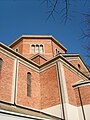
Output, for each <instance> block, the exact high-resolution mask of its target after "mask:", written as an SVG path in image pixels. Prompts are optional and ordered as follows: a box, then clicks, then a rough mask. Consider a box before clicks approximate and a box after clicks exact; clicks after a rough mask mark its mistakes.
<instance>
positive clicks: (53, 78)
mask: <svg viewBox="0 0 90 120" xmlns="http://www.w3.org/2000/svg"><path fill="white" fill-rule="evenodd" d="M89 111H90V72H89V69H88V67H87V66H86V64H85V63H84V61H83V60H82V58H81V57H80V55H79V54H68V53H67V49H66V48H65V47H64V46H63V45H62V44H61V43H59V42H58V41H57V40H56V39H55V38H54V37H53V36H51V35H50V36H48V35H46V36H45V35H40V36H38V35H22V36H21V37H19V38H18V39H17V40H15V41H14V42H13V43H11V44H10V45H9V46H6V45H4V44H3V43H0V117H1V118H2V116H3V115H2V114H5V115H8V114H9V115H11V116H15V120H18V119H20V118H17V117H18V116H19V117H22V120H23V119H24V118H25V119H27V120H28V119H31V120H32V119H37V120H39V119H41V120H43V119H44V120H89V119H90V112H89ZM5 115H4V116H5ZM7 117H8V116H6V117H5V118H3V119H4V120H8V118H7ZM11 120H13V118H12V119H11Z"/></svg>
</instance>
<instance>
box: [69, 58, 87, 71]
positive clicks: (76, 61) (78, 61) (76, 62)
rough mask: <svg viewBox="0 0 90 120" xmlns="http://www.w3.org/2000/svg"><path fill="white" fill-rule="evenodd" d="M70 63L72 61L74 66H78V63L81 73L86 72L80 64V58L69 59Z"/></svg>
mask: <svg viewBox="0 0 90 120" xmlns="http://www.w3.org/2000/svg"><path fill="white" fill-rule="evenodd" d="M70 63H72V64H73V65H74V66H75V67H76V68H78V64H79V65H80V69H79V68H78V69H79V70H80V71H82V72H83V73H86V72H87V71H86V69H85V67H84V66H83V65H82V64H81V62H80V60H70Z"/></svg>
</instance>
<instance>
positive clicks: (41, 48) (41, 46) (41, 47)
mask: <svg viewBox="0 0 90 120" xmlns="http://www.w3.org/2000/svg"><path fill="white" fill-rule="evenodd" d="M39 50H40V53H44V49H43V45H40V49H39Z"/></svg>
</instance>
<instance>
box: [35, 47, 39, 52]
mask: <svg viewBox="0 0 90 120" xmlns="http://www.w3.org/2000/svg"><path fill="white" fill-rule="evenodd" d="M35 53H39V45H36V47H35Z"/></svg>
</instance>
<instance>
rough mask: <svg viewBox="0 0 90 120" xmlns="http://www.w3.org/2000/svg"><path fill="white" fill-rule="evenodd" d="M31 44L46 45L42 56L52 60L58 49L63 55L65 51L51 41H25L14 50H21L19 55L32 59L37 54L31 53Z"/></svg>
mask: <svg viewBox="0 0 90 120" xmlns="http://www.w3.org/2000/svg"><path fill="white" fill-rule="evenodd" d="M30 44H43V45H44V53H42V55H43V56H44V57H46V58H47V59H51V58H52V57H53V56H55V55H56V49H57V50H59V51H60V52H62V53H65V51H64V50H63V49H62V48H60V47H59V46H58V45H57V44H55V43H54V42H53V41H52V40H51V39H36V38H34V39H29V38H27V39H23V40H22V41H21V42H20V43H18V44H17V45H15V46H14V47H13V49H15V48H17V47H18V48H19V53H21V54H23V55H24V56H25V57H27V58H30V57H32V56H33V55H35V54H32V53H31V51H30V50H31V46H30Z"/></svg>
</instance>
